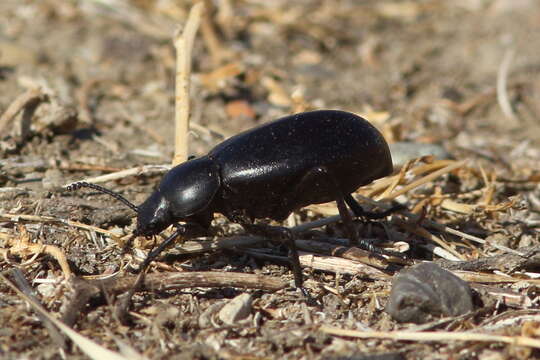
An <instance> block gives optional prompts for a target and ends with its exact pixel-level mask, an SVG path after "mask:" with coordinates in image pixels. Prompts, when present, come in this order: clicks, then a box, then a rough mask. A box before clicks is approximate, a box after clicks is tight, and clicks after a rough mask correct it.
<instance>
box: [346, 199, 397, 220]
mask: <svg viewBox="0 0 540 360" xmlns="http://www.w3.org/2000/svg"><path fill="white" fill-rule="evenodd" d="M345 202H346V203H347V205H349V207H350V208H351V210H352V211H353V213H354V215H355V216H357V217H361V218H366V219H382V218H385V217H387V216H388V215H390V214H393V213H395V212H396V211H400V210H403V209H405V206H403V205H401V204H400V205H396V206H392V207H391V208H390V209H388V210H385V211H381V212H372V211H365V210H364V209H363V208H362V206H360V204H359V203H358V201H356V199H355V198H354V197H353V196H352V195H351V194H347V195H345Z"/></svg>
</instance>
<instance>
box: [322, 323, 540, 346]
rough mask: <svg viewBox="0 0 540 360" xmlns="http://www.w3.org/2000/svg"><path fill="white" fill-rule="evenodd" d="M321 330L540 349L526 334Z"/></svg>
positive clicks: (354, 335) (324, 328)
mask: <svg viewBox="0 0 540 360" xmlns="http://www.w3.org/2000/svg"><path fill="white" fill-rule="evenodd" d="M319 330H320V331H322V332H324V333H326V334H332V335H337V336H344V337H352V338H361V339H389V340H395V341H442V342H448V341H478V342H490V343H493V342H502V343H506V344H510V345H513V346H528V347H533V348H536V349H540V340H537V339H533V338H530V337H526V336H504V335H492V334H479V333H473V332H458V331H453V332H446V331H437V332H434V331H430V332H416V331H357V330H346V329H340V328H336V327H332V326H321V327H320V328H319Z"/></svg>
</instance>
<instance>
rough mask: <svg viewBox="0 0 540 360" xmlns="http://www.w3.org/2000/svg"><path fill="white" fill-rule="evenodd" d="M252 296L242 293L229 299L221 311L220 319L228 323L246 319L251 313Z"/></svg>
mask: <svg viewBox="0 0 540 360" xmlns="http://www.w3.org/2000/svg"><path fill="white" fill-rule="evenodd" d="M252 300H253V299H252V297H251V295H250V294H241V295H238V296H237V297H235V298H234V299H232V300H231V301H229V302H228V303H227V304H226V305H225V306H224V307H223V309H221V310H220V312H219V315H218V316H219V319H220V320H221V321H223V322H224V323H225V324H227V325H232V324H234V323H236V322H238V321H241V320H244V319H246V318H247V317H248V316H249V314H251V302H252Z"/></svg>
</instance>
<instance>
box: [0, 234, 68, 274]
mask: <svg viewBox="0 0 540 360" xmlns="http://www.w3.org/2000/svg"><path fill="white" fill-rule="evenodd" d="M18 229H19V236H18V237H17V238H13V237H10V238H9V239H7V241H6V245H7V246H8V247H9V248H7V249H0V254H2V256H3V257H4V260H5V261H6V262H7V263H8V264H11V261H10V260H9V256H10V255H17V256H20V257H22V258H27V257H29V256H32V257H31V258H30V259H29V260H27V261H25V262H23V263H21V264H18V266H23V267H25V266H29V265H30V264H32V263H33V262H34V261H35V260H36V259H37V257H38V256H39V255H40V254H47V255H50V256H52V257H53V258H55V259H56V261H58V264H59V265H60V268H61V269H62V272H63V273H64V277H65V278H66V279H69V278H70V277H71V275H72V273H71V269H70V268H69V263H68V261H67V258H66V255H65V254H64V252H63V251H62V249H60V248H59V247H57V246H54V245H45V244H42V243H32V242H30V234H29V233H28V231H27V230H26V228H25V227H24V226H22V225H19V226H18Z"/></svg>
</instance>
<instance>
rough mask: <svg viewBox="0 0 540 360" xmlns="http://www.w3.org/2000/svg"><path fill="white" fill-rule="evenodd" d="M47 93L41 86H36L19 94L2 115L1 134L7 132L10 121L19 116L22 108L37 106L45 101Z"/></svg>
mask: <svg viewBox="0 0 540 360" xmlns="http://www.w3.org/2000/svg"><path fill="white" fill-rule="evenodd" d="M46 98H47V95H46V94H45V93H44V92H43V90H42V89H41V87H34V88H30V89H28V90H26V91H25V92H24V93H22V94H21V95H19V96H18V97H17V98H16V99H15V100H14V101H13V102H12V103H11V104H10V105H9V106H8V108H7V109H6V111H4V113H3V114H2V116H0V134H5V133H6V132H7V127H8V125H9V124H10V122H11V121H12V120H13V119H14V118H15V116H17V114H18V113H19V112H21V110H23V109H25V108H26V107H30V106H31V107H35V106H36V105H37V104H39V103H40V102H42V101H44V100H45V99H46Z"/></svg>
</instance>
